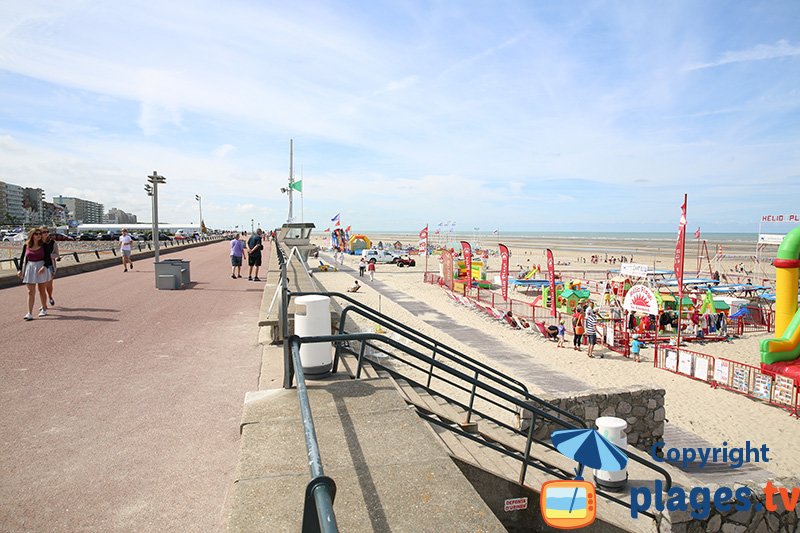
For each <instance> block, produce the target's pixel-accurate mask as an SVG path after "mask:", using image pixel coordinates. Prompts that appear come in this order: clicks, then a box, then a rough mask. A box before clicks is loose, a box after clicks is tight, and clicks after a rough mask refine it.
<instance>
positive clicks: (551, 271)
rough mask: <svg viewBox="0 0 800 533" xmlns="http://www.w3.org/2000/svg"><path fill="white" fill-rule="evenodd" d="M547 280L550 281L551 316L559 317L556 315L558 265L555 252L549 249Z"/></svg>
mask: <svg viewBox="0 0 800 533" xmlns="http://www.w3.org/2000/svg"><path fill="white" fill-rule="evenodd" d="M547 279H548V280H549V281H550V316H557V313H556V299H557V298H556V265H555V261H553V251H552V250H551V249H550V248H548V249H547Z"/></svg>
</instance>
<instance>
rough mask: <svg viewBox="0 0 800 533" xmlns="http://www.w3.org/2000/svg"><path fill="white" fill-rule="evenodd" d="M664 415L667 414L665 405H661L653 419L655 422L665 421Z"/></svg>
mask: <svg viewBox="0 0 800 533" xmlns="http://www.w3.org/2000/svg"><path fill="white" fill-rule="evenodd" d="M664 415H665V411H664V408H663V407H659V408H658V409H656V410H655V412H654V413H653V420H654V421H655V422H663V421H664Z"/></svg>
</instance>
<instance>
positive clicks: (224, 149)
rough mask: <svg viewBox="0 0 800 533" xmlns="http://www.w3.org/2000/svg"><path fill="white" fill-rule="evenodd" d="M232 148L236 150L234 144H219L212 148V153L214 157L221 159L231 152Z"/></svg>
mask: <svg viewBox="0 0 800 533" xmlns="http://www.w3.org/2000/svg"><path fill="white" fill-rule="evenodd" d="M234 150H236V147H235V146H234V145H232V144H223V145H221V146H218V147H216V148H214V151H213V152H212V153H213V154H214V157H218V158H220V159H222V158H224V157H226V156H228V155H229V154H231V153H233V151H234Z"/></svg>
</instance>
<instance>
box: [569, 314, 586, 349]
mask: <svg viewBox="0 0 800 533" xmlns="http://www.w3.org/2000/svg"><path fill="white" fill-rule="evenodd" d="M572 327H573V328H574V331H575V337H574V338H573V339H572V343H573V344H574V346H573V350H578V351H579V352H580V351H581V337H583V331H584V317H583V308H582V307H581V306H580V305H579V306H577V307H576V308H575V314H574V315H572Z"/></svg>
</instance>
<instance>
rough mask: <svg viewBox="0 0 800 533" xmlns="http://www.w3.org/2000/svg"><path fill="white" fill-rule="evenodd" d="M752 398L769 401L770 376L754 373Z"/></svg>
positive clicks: (770, 389) (770, 391) (770, 392)
mask: <svg viewBox="0 0 800 533" xmlns="http://www.w3.org/2000/svg"><path fill="white" fill-rule="evenodd" d="M753 396H755V397H756V398H758V399H760V400H764V401H767V402H768V401H769V399H770V397H771V396H772V376H769V375H767V374H762V373H761V372H756V374H755V378H754V379H753Z"/></svg>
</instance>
